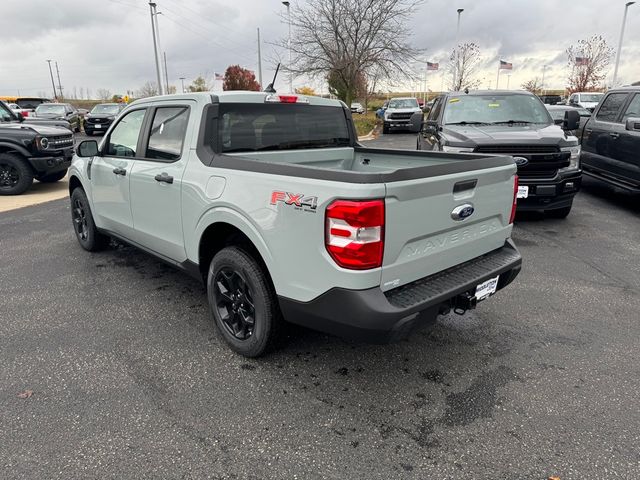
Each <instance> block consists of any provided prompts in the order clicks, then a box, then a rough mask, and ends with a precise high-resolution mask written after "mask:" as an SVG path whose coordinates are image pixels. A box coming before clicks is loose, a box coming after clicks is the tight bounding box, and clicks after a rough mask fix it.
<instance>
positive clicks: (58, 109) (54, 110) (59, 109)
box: [36, 103, 64, 115]
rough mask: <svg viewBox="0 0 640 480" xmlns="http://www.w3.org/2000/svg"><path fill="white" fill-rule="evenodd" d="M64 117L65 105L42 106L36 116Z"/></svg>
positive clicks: (37, 109) (39, 106)
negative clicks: (51, 115)
mask: <svg viewBox="0 0 640 480" xmlns="http://www.w3.org/2000/svg"><path fill="white" fill-rule="evenodd" d="M43 114H44V115H50V114H53V115H64V105H51V104H44V103H43V104H42V105H38V108H36V115H43Z"/></svg>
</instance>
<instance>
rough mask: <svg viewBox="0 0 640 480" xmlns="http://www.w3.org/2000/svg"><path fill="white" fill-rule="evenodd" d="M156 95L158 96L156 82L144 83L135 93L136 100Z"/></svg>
mask: <svg viewBox="0 0 640 480" xmlns="http://www.w3.org/2000/svg"><path fill="white" fill-rule="evenodd" d="M156 95H158V84H157V83H156V82H146V83H145V84H144V85H142V87H140V90H138V91H137V93H136V97H137V98H146V97H154V96H156Z"/></svg>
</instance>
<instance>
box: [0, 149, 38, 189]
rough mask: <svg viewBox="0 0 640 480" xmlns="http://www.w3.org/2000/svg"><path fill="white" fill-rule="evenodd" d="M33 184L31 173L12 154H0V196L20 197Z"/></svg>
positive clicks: (23, 161)
mask: <svg viewBox="0 0 640 480" xmlns="http://www.w3.org/2000/svg"><path fill="white" fill-rule="evenodd" d="M32 184H33V171H32V170H31V167H30V166H29V165H27V162H26V160H25V159H24V158H23V157H21V156H20V155H16V154H14V153H0V195H20V194H21V193H24V192H26V191H27V190H28V189H29V187H30V186H31V185H32Z"/></svg>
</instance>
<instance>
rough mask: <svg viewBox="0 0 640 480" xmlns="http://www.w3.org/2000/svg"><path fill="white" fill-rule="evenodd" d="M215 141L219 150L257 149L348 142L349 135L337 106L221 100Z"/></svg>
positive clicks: (247, 150) (343, 117)
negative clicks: (224, 101)
mask: <svg viewBox="0 0 640 480" xmlns="http://www.w3.org/2000/svg"><path fill="white" fill-rule="evenodd" d="M218 143H219V145H220V146H221V148H220V150H221V151H222V152H227V153H232V152H258V151H268V150H290V149H302V148H323V147H338V146H348V145H350V135H349V127H348V124H347V117H346V116H345V114H344V111H343V110H342V108H340V107H330V106H317V105H308V104H285V103H274V104H268V103H266V104H260V103H223V104H221V105H220V115H219V120H218Z"/></svg>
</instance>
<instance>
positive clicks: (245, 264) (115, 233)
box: [69, 92, 521, 356]
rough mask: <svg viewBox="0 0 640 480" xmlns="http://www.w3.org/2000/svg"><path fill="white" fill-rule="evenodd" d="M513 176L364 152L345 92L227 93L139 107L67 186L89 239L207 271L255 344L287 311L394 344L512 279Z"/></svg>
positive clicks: (410, 155)
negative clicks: (339, 97) (340, 95)
mask: <svg viewBox="0 0 640 480" xmlns="http://www.w3.org/2000/svg"><path fill="white" fill-rule="evenodd" d="M515 173H516V166H515V164H514V162H513V159H512V158H511V157H501V156H482V155H474V154H471V155H461V154H446V153H439V152H418V151H408V150H380V149H373V148H365V147H363V146H362V145H360V144H358V142H357V137H356V133H355V129H354V126H353V122H352V119H351V112H350V109H349V108H348V107H347V106H346V105H345V104H343V103H342V102H338V101H335V100H327V99H323V98H318V97H305V96H302V95H278V94H274V93H256V92H225V93H222V94H219V95H212V94H208V93H198V94H188V95H173V96H163V97H155V98H146V99H144V100H139V101H136V102H134V103H132V104H131V105H129V106H128V107H127V108H126V110H124V111H123V112H122V113H121V115H120V116H119V117H118V118H117V119H116V121H115V122H114V123H113V125H111V127H110V128H109V130H108V131H107V133H106V135H105V136H104V138H103V140H102V142H101V143H100V145H98V144H97V143H96V142H95V141H94V140H87V141H84V142H82V143H81V144H80V145H79V147H78V150H77V156H76V157H75V158H74V160H73V163H72V166H71V168H70V171H69V178H70V180H69V189H70V196H71V206H72V218H73V225H74V230H75V233H76V236H77V239H78V241H79V243H80V245H81V246H82V247H83V248H85V249H86V250H89V251H94V250H98V249H100V248H104V247H105V246H106V245H107V244H108V242H107V239H108V237H110V236H111V237H115V238H118V239H120V240H122V241H125V242H127V243H130V244H132V245H135V246H138V247H139V248H141V249H143V250H145V251H147V252H149V253H151V254H153V255H155V256H157V257H159V258H161V259H163V260H164V261H166V262H169V263H171V264H172V265H174V266H176V267H178V268H181V269H184V270H186V271H187V272H190V273H192V274H193V275H195V276H196V277H199V278H201V279H203V280H204V282H205V283H206V285H207V291H208V299H209V304H210V307H211V312H212V315H213V318H214V321H215V324H216V325H217V327H218V329H219V330H220V332H221V334H222V337H223V338H224V339H225V340H226V341H227V342H228V344H229V345H230V347H231V348H232V349H233V350H235V351H236V352H239V353H241V354H243V355H246V356H258V355H260V354H262V353H263V352H264V351H265V350H266V349H267V348H268V347H270V346H271V345H273V341H274V339H275V338H276V336H277V331H278V330H279V329H280V327H282V326H283V325H286V323H284V320H286V321H289V322H295V323H299V324H302V325H306V326H308V327H311V328H315V329H318V330H322V331H325V332H330V333H335V334H339V335H345V336H351V337H355V338H357V339H361V340H367V341H375V342H381V341H388V340H391V339H397V338H401V337H403V336H405V335H407V334H409V332H410V331H411V330H412V329H413V327H414V326H417V325H420V324H429V323H433V321H434V320H435V318H436V316H437V315H439V314H442V313H445V312H448V311H449V310H450V309H454V310H455V311H457V312H458V313H464V311H466V310H467V309H470V308H474V307H475V306H476V302H478V301H480V300H484V299H485V298H487V297H489V296H490V295H491V294H493V293H494V292H495V291H496V290H499V289H501V288H503V287H505V286H506V285H507V284H509V283H510V282H511V281H512V280H513V279H514V278H515V277H516V275H517V274H518V272H519V270H520V264H521V258H520V255H519V253H518V251H517V249H516V248H515V246H514V245H513V243H512V241H511V240H510V235H511V229H512V225H511V223H512V221H513V215H514V212H515V192H516V190H517V176H516V175H515ZM132 308H135V306H132Z"/></svg>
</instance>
